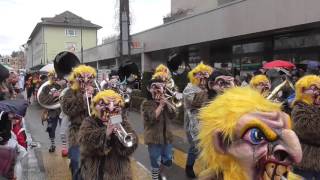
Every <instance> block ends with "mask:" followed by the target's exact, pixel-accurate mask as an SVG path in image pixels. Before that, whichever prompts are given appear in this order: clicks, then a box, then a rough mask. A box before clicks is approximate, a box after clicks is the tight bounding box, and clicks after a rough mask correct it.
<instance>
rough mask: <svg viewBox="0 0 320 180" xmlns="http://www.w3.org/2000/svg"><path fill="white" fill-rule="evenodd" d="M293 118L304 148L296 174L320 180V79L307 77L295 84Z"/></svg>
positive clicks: (294, 128)
mask: <svg viewBox="0 0 320 180" xmlns="http://www.w3.org/2000/svg"><path fill="white" fill-rule="evenodd" d="M295 93H296V96H295V99H294V102H293V109H292V112H291V118H292V120H293V130H294V131H295V133H296V134H297V135H298V138H299V140H300V143H301V146H302V152H303V155H302V161H301V163H299V164H295V166H294V172H295V173H297V174H299V175H301V176H303V177H304V178H305V179H306V180H311V179H320V160H319V157H320V141H319V140H320V133H319V128H320V108H319V107H320V77H319V76H316V75H307V76H304V77H302V78H300V79H299V80H298V81H297V82H296V84H295Z"/></svg>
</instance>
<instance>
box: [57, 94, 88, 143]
mask: <svg viewBox="0 0 320 180" xmlns="http://www.w3.org/2000/svg"><path fill="white" fill-rule="evenodd" d="M60 103H61V109H62V111H63V112H64V113H65V114H66V115H68V116H69V117H70V122H71V125H70V127H69V139H68V142H69V146H70V147H71V146H75V145H78V144H79V143H78V131H79V128H80V126H81V123H82V121H83V120H84V119H85V118H86V117H87V116H88V110H87V104H86V102H85V100H84V97H83V95H82V94H81V93H80V92H78V91H74V90H72V89H68V90H67V91H66V93H65V94H64V96H63V97H62V99H61V101H60Z"/></svg>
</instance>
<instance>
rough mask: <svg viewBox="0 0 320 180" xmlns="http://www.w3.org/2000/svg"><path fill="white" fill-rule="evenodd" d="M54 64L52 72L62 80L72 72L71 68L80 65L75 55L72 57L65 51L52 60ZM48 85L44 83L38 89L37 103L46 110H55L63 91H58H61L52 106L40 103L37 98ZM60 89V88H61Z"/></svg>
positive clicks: (58, 105)
mask: <svg viewBox="0 0 320 180" xmlns="http://www.w3.org/2000/svg"><path fill="white" fill-rule="evenodd" d="M53 64H54V70H55V72H56V74H57V76H58V78H63V77H65V76H67V75H69V74H70V73H71V71H72V68H74V67H75V66H77V65H79V64H80V61H79V59H78V58H77V56H76V55H74V54H73V53H70V52H67V51H63V52H60V53H59V54H58V55H57V56H56V57H55V59H54V61H53ZM48 85H49V81H46V82H45V83H43V84H42V85H41V86H40V88H39V89H38V92H37V99H38V103H39V104H40V105H41V106H42V107H44V108H46V109H57V108H59V107H60V103H59V100H60V99H61V97H62V96H63V95H64V93H65V92H66V91H65V90H62V89H59V91H61V93H60V96H59V97H57V99H56V100H55V103H54V104H45V103H43V102H40V100H39V97H40V94H41V93H44V92H43V88H44V87H45V86H48ZM61 88H62V87H61Z"/></svg>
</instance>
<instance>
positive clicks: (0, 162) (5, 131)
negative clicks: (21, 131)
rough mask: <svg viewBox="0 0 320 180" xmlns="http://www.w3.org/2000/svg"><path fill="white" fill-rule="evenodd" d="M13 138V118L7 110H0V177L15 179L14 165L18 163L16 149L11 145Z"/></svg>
mask: <svg viewBox="0 0 320 180" xmlns="http://www.w3.org/2000/svg"><path fill="white" fill-rule="evenodd" d="M10 138H11V120H10V119H9V114H8V113H7V112H4V111H1V112H0V179H2V178H5V179H10V180H11V179H14V178H15V175H14V166H15V163H16V158H17V154H16V150H15V148H12V147H9V146H8V142H9V140H10Z"/></svg>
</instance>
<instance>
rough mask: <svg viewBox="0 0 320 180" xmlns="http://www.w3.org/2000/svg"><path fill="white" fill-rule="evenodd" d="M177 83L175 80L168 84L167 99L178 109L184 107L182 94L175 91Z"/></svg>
mask: <svg viewBox="0 0 320 180" xmlns="http://www.w3.org/2000/svg"><path fill="white" fill-rule="evenodd" d="M174 88H175V83H174V81H173V79H170V81H169V82H168V83H167V84H166V93H165V98H166V99H168V100H169V102H170V103H171V104H172V105H173V106H174V107H176V108H179V107H181V106H182V93H179V92H178V91H175V90H174Z"/></svg>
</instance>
